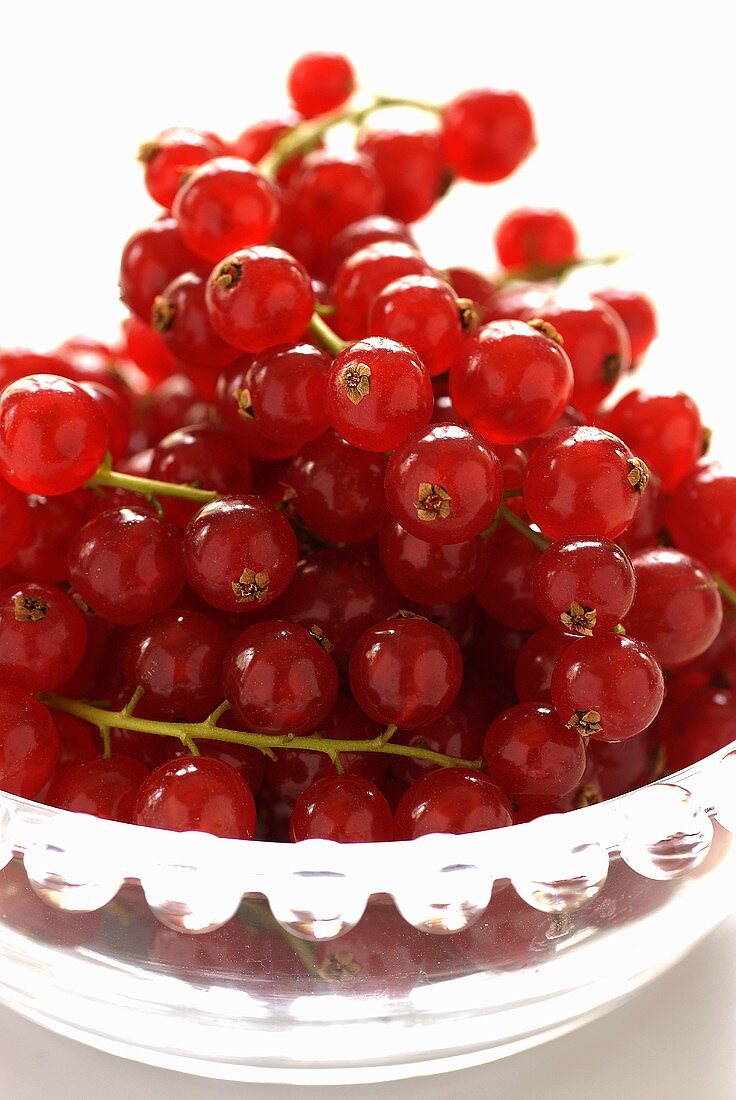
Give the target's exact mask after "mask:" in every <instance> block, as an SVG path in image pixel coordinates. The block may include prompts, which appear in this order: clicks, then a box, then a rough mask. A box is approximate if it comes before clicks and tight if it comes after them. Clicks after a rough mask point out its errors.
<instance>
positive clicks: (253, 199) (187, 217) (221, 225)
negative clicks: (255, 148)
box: [173, 157, 279, 263]
mask: <svg viewBox="0 0 736 1100" xmlns="http://www.w3.org/2000/svg"><path fill="white" fill-rule="evenodd" d="M278 212H279V204H278V199H277V197H276V192H275V190H274V188H273V185H272V184H271V183H269V181H268V180H267V179H266V177H265V176H262V175H261V173H260V172H259V171H258V170H257V169H256V168H254V167H253V165H252V164H249V163H248V161H247V160H241V159H240V157H215V158H214V159H213V160H210V161H207V163H206V164H203V165H201V166H200V167H199V168H195V169H194V171H193V172H192V173H191V175H189V176H188V177H187V179H186V181H185V182H184V183H183V184H182V186H181V187H180V188H179V190H178V191H177V193H176V198H175V199H174V206H173V213H174V216H175V218H176V219H177V221H178V223H179V230H180V232H181V237H182V240H183V241H184V244H185V245H186V247H187V248H189V249H191V251H192V252H194V253H196V255H197V256H202V257H203V258H204V259H205V260H209V261H211V262H212V263H216V262H217V261H218V260H221V259H222V258H223V256H227V255H228V253H230V252H235V251H236V250H237V249H239V248H248V247H249V246H250V245H254V244H264V243H265V242H266V241H267V240H268V239H269V237H270V236H271V233H272V231H273V228H274V226H275V225H276V219H277V218H278Z"/></svg>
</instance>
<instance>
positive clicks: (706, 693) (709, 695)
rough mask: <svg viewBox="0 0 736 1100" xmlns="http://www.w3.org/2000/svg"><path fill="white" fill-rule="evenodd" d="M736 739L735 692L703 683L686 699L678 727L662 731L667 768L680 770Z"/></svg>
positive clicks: (671, 770) (670, 770)
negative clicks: (704, 686)
mask: <svg viewBox="0 0 736 1100" xmlns="http://www.w3.org/2000/svg"><path fill="white" fill-rule="evenodd" d="M734 740H736V696H735V695H734V693H733V692H732V691H724V690H721V689H718V688H711V687H706V688H703V689H701V690H700V691H699V692H697V694H696V695H695V696H693V698H692V699H690V701H689V705H688V707H687V709H686V712H685V715H684V720H683V721H682V722H681V724H679V728H677V729H676V730H675V731H673V732H672V733H670V734H669V735H665V737H664V749H665V757H666V761H667V771H668V772H673V771H679V769H680V768H686V767H687V766H688V765H689V764H694V763H695V762H696V761H697V760H702V759H703V758H704V757H705V756H710V754H711V753H713V752H717V751H718V750H719V749H723V748H725V747H726V746H727V745H730V744H731V742H732V741H734Z"/></svg>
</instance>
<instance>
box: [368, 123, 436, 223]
mask: <svg viewBox="0 0 736 1100" xmlns="http://www.w3.org/2000/svg"><path fill="white" fill-rule="evenodd" d="M358 148H359V149H360V152H361V153H364V154H365V155H366V156H368V157H370V159H371V160H372V162H373V165H374V167H375V169H376V172H377V173H378V176H379V178H380V180H381V183H382V184H383V190H384V192H385V198H384V203H383V208H384V210H385V211H386V213H387V214H388V215H389V216H390V217H392V218H400V219H401V221H403V222H406V223H411V222H415V221H418V219H419V218H423V217H424V215H425V214H428V213H429V211H430V210H431V209H432V207H433V206H434V204H435V203H436V202H437V199H438V198H439V197H440V194H441V191H442V186H443V183H444V178H443V176H444V173H443V164H442V150H441V146H440V139H439V134H437V133H436V132H432V131H428V132H423V131H415V132H410V133H407V132H406V131H402V130H373V131H369V132H367V133H365V134H360V135H359V138H358Z"/></svg>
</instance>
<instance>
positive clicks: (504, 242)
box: [493, 206, 578, 273]
mask: <svg viewBox="0 0 736 1100" xmlns="http://www.w3.org/2000/svg"><path fill="white" fill-rule="evenodd" d="M493 239H494V243H495V245H496V255H497V256H498V262H499V263H500V264H501V267H505V268H506V270H507V271H518V270H525V269H526V270H529V269H531V270H532V271H534V270H541V272H542V273H544V272H545V271H546V270H548V269H552V270H554V269H555V268H556V267H560V266H562V265H563V264H566V263H569V262H570V260H574V259H575V257H576V255H577V250H578V234H577V230H576V229H575V226H574V225H573V223H572V222H571V221H570V219H569V218H568V216H567V214H563V213H562V211H561V210H550V209H548V208H546V207H541V206H522V207H520V208H519V209H518V210H512V211H511V212H510V213H509V214H507V215H506V216H505V217H504V218H502V219H501V221H500V222H499V223H498V226H497V227H496V232H495V233H494V235H493Z"/></svg>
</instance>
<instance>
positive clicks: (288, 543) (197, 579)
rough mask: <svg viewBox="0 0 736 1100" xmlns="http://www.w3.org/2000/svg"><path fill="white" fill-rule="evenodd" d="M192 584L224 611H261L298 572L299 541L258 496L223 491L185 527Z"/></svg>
mask: <svg viewBox="0 0 736 1100" xmlns="http://www.w3.org/2000/svg"><path fill="white" fill-rule="evenodd" d="M183 556H184V569H185V571H186V575H187V580H188V581H189V583H190V585H191V586H192V588H193V589H194V591H195V592H197V594H198V595H200V596H201V597H202V599H203V600H205V601H206V602H207V603H209V604H211V605H212V606H213V607H219V608H220V609H221V610H222V611H238V612H249V611H258V610H261V609H262V608H264V607H265V606H267V605H268V604H269V603H271V602H272V601H273V600H275V599H276V597H277V596H280V595H281V593H282V592H283V591H284V589H285V588H286V586H287V585H288V583H289V581H290V580H291V578H292V577H293V576H294V570H295V569H296V561H297V542H296V538H295V536H294V532H293V531H292V529H291V527H290V526H289V523H288V521H287V520H286V519H284V517H283V516H282V515H281V513H280V512H278V511H277V510H276V509H275V508H274V507H272V506H271V505H270V504H267V503H266V502H265V501H263V500H261V499H260V498H258V497H255V496H252V497H222V498H221V499H220V500H214V501H212V503H211V504H206V505H205V506H204V508H201V509H200V511H199V512H197V514H196V515H195V516H194V518H193V519H192V520H191V521H190V523H189V524H188V526H187V529H186V531H185V532H184V541H183Z"/></svg>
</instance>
